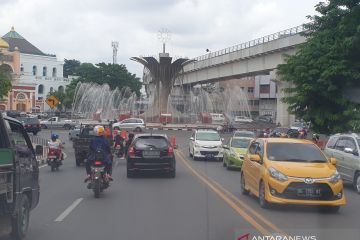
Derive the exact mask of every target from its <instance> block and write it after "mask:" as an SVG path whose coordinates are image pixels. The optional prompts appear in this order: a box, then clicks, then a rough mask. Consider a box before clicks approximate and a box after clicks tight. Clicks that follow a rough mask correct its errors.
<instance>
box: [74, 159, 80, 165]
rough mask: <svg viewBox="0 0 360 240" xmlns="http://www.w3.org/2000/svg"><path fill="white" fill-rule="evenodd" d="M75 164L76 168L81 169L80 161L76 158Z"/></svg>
mask: <svg viewBox="0 0 360 240" xmlns="http://www.w3.org/2000/svg"><path fill="white" fill-rule="evenodd" d="M75 163H76V166H77V167H79V166H80V159H78V158H75Z"/></svg>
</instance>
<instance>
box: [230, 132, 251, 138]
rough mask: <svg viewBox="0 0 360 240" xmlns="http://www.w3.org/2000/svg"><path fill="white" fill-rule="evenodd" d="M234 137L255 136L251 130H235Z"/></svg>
mask: <svg viewBox="0 0 360 240" xmlns="http://www.w3.org/2000/svg"><path fill="white" fill-rule="evenodd" d="M234 137H250V138H255V133H253V132H235V134H234Z"/></svg>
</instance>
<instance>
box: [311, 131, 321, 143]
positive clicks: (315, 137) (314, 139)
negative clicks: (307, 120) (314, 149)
mask: <svg viewBox="0 0 360 240" xmlns="http://www.w3.org/2000/svg"><path fill="white" fill-rule="evenodd" d="M312 141H313V142H314V143H315V144H318V143H319V141H320V137H319V135H317V134H316V133H314V134H313V135H312Z"/></svg>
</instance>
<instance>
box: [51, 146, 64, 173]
mask: <svg viewBox="0 0 360 240" xmlns="http://www.w3.org/2000/svg"><path fill="white" fill-rule="evenodd" d="M59 151H60V150H59V149H54V148H50V149H49V152H48V156H47V164H48V165H49V166H50V167H51V171H52V172H54V171H55V170H57V171H59V167H60V165H62V162H61V159H59V155H60V153H59Z"/></svg>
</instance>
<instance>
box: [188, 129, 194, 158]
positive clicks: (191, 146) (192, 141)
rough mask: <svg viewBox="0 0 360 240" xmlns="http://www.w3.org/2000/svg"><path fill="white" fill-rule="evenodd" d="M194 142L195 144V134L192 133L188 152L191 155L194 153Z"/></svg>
mask: <svg viewBox="0 0 360 240" xmlns="http://www.w3.org/2000/svg"><path fill="white" fill-rule="evenodd" d="M194 142H195V132H193V133H192V134H191V137H190V141H189V151H190V152H191V153H192V154H194V152H193V149H194Z"/></svg>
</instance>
